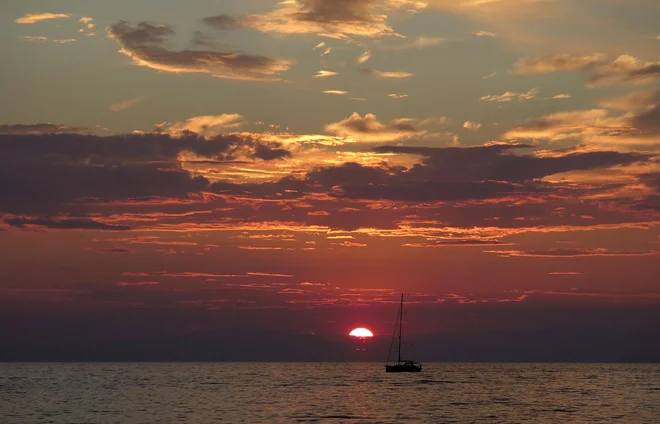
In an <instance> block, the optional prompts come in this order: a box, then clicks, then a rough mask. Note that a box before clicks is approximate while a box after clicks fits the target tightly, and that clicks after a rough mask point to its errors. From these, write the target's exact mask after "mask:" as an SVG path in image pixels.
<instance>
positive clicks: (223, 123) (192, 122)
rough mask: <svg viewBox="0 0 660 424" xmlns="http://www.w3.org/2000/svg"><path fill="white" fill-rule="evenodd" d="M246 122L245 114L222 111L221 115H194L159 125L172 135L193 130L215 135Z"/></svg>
mask: <svg viewBox="0 0 660 424" xmlns="http://www.w3.org/2000/svg"><path fill="white" fill-rule="evenodd" d="M246 123H247V121H246V119H245V116H243V115H240V114H238V113H223V114H222V115H216V116H214V115H209V116H195V117H193V118H189V119H187V120H186V121H184V122H177V123H175V124H171V125H169V124H165V125H162V126H160V128H161V129H163V130H166V131H167V132H168V133H170V134H172V135H178V134H182V133H185V132H193V133H196V134H200V135H203V136H215V135H219V134H220V133H222V132H224V131H226V130H228V129H235V128H239V127H240V126H242V125H245V124H246Z"/></svg>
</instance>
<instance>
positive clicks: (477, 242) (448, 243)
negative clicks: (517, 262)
mask: <svg viewBox="0 0 660 424" xmlns="http://www.w3.org/2000/svg"><path fill="white" fill-rule="evenodd" d="M506 244H508V243H504V242H502V241H499V240H482V239H458V240H437V241H428V242H424V243H406V244H404V245H403V247H415V248H438V247H460V246H463V247H483V246H501V245H506Z"/></svg>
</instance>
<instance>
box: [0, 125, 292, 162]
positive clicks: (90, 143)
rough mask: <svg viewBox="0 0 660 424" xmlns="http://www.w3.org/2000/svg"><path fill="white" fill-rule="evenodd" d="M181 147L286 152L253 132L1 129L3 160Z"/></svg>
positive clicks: (231, 153) (140, 156) (254, 154)
mask: <svg viewBox="0 0 660 424" xmlns="http://www.w3.org/2000/svg"><path fill="white" fill-rule="evenodd" d="M183 151H188V152H193V153H195V154H197V155H199V156H203V157H205V158H209V159H214V160H220V161H230V160H235V159H236V158H239V157H246V158H252V159H254V158H259V159H265V160H269V159H266V158H267V157H272V158H273V159H278V158H281V157H286V156H287V155H288V152H285V151H284V150H283V149H282V148H281V144H279V143H276V142H262V141H260V140H258V139H256V138H255V137H253V136H251V135H250V134H221V135H217V136H212V137H201V136H199V135H197V134H195V133H192V132H183V133H181V134H179V135H178V136H176V137H174V136H171V135H169V134H156V133H148V134H125V135H117V136H108V137H100V136H95V135H79V134H51V135H26V136H21V135H16V136H11V135H0V155H1V156H2V158H0V161H4V160H8V158H12V160H18V159H19V158H24V159H37V158H41V159H43V160H48V162H50V163H69V164H70V163H72V162H73V163H82V162H84V163H86V164H91V165H118V164H124V163H126V162H139V161H144V162H156V161H164V162H173V161H176V159H177V157H178V156H179V154H180V153H181V152H183Z"/></svg>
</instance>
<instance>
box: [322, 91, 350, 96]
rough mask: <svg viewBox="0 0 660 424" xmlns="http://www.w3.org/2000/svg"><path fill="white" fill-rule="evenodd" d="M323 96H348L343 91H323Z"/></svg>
mask: <svg viewBox="0 0 660 424" xmlns="http://www.w3.org/2000/svg"><path fill="white" fill-rule="evenodd" d="M323 94H334V95H337V96H345V95H347V94H348V91H343V90H325V91H324V92H323Z"/></svg>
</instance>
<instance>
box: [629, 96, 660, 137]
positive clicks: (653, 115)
mask: <svg viewBox="0 0 660 424" xmlns="http://www.w3.org/2000/svg"><path fill="white" fill-rule="evenodd" d="M632 125H633V126H634V127H635V128H637V129H639V130H641V131H643V132H644V133H646V134H652V135H657V136H660V102H659V103H658V104H656V105H655V106H653V107H652V108H650V109H648V110H646V111H645V112H642V113H640V114H639V115H636V116H634V117H633V118H632Z"/></svg>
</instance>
